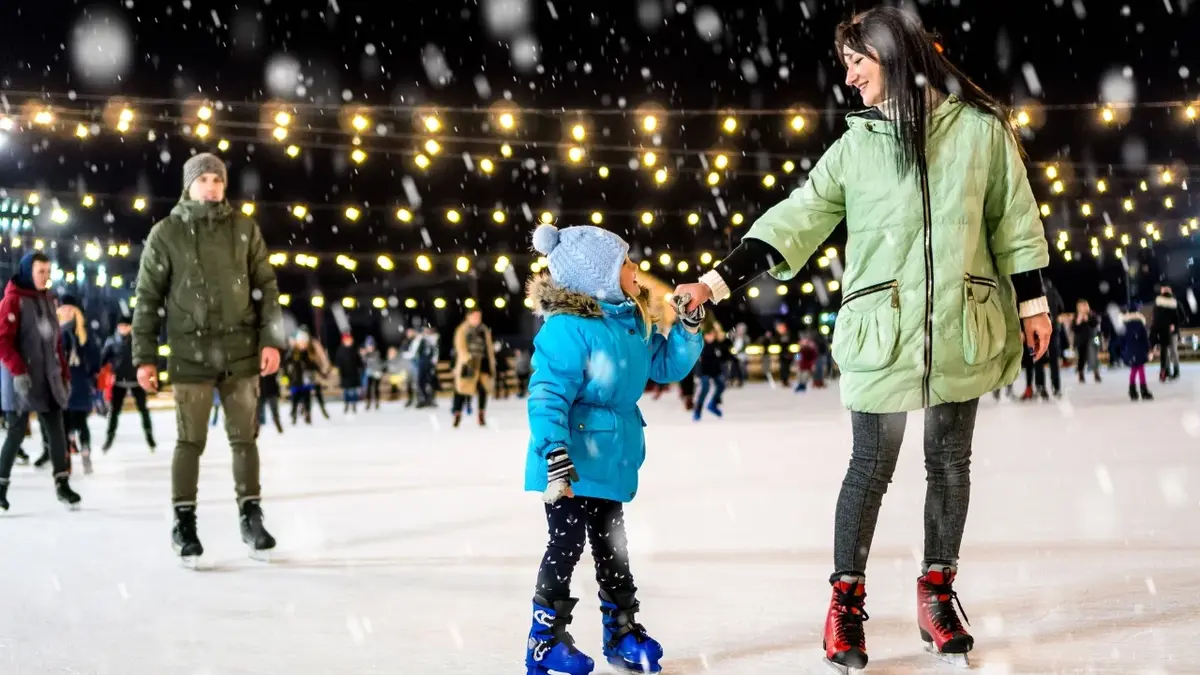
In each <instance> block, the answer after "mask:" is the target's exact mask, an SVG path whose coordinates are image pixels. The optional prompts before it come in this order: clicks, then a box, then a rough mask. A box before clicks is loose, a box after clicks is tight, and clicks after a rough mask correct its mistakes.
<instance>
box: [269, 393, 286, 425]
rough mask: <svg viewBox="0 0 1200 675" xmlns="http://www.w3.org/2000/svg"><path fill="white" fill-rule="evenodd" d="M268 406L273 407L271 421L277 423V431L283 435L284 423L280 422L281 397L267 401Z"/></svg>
mask: <svg viewBox="0 0 1200 675" xmlns="http://www.w3.org/2000/svg"><path fill="white" fill-rule="evenodd" d="M267 403H268V405H270V407H271V419H272V420H273V421H274V422H275V429H276V431H278V432H279V433H281V434H282V433H283V422H281V421H280V420H279V397H278V396H272V397H271V398H269V399H267Z"/></svg>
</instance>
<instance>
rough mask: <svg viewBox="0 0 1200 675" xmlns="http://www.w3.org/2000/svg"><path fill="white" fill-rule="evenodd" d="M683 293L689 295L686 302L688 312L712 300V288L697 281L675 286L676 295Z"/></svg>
mask: <svg viewBox="0 0 1200 675" xmlns="http://www.w3.org/2000/svg"><path fill="white" fill-rule="evenodd" d="M684 293H686V294H688V295H689V296H690V297H691V302H689V303H688V304H687V311H689V312H691V311H693V310H695V309H696V308H697V307H699V306H700V305H703V304H704V303H706V302H708V301H709V300H712V289H711V288H709V287H708V284H702V283H699V282H697V283H694V284H681V285H679V286H676V287H675V295H676V296H680V295H683V294H684Z"/></svg>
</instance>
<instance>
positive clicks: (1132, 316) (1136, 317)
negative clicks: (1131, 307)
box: [1121, 312, 1146, 323]
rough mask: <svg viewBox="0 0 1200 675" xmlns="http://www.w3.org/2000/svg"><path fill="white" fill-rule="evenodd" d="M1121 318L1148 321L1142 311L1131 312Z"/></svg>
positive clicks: (1123, 319)
mask: <svg viewBox="0 0 1200 675" xmlns="http://www.w3.org/2000/svg"><path fill="white" fill-rule="evenodd" d="M1121 320H1122V321H1125V322H1129V321H1139V322H1141V323H1146V315H1145V314H1142V313H1141V312H1130V313H1128V314H1125V315H1123V316H1122V317H1121Z"/></svg>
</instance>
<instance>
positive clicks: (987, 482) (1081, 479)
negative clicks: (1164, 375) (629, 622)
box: [0, 368, 1200, 675]
mask: <svg viewBox="0 0 1200 675" xmlns="http://www.w3.org/2000/svg"><path fill="white" fill-rule="evenodd" d="M1155 374H1156V372H1154V369H1153V368H1152V369H1151V376H1153V375H1155ZM1073 375H1074V373H1073V372H1069V373H1064V376H1066V378H1067V380H1068V384H1067V385H1066V386H1067V390H1066V395H1065V397H1064V398H1063V400H1062V401H1058V402H1051V403H1040V404H1017V403H1012V402H1007V401H1005V402H1000V403H997V402H995V401H993V400H992V399H991V398H987V399H985V400H984V402H983V403H982V406H981V411H980V415H979V422H978V427H977V429H976V433H975V451H974V464H973V467H974V471H973V476H972V481H973V486H974V491H973V494H972V503H971V515H970V519H969V522H968V531H967V535H966V541H965V543H964V550H963V559H962V563H961V572H960V578H959V583H958V584H957V589H958V591H959V593H960V596H961V598H962V602H963V606H964V608H965V609H966V612H967V614H968V616H969V617H970V620H971V630H972V631H973V633H974V634H975V635H976V636H977V640H978V643H977V649H976V651H975V652H974V654H973V658H974V663H975V665H974V668H973V670H974V671H977V672H981V673H997V674H1001V673H1122V674H1125V675H1135V674H1159V673H1180V674H1184V673H1200V387H1198V384H1200V369H1197V368H1187V369H1185V371H1184V376H1183V379H1182V380H1181V381H1179V382H1176V383H1172V384H1169V385H1159V384H1157V383H1155V382H1151V386H1152V387H1153V391H1154V392H1155V394H1156V395H1157V396H1158V400H1156V401H1154V402H1149V403H1131V402H1130V401H1129V400H1128V397H1127V395H1126V380H1125V378H1126V377H1127V373H1126V372H1124V371H1120V372H1114V373H1110V374H1108V377H1107V379H1106V381H1105V383H1104V384H1103V385H1099V386H1098V385H1094V384H1088V385H1077V384H1074V381H1073ZM440 403H441V407H440V408H439V409H438V410H437V411H436V412H434V413H431V412H427V411H414V410H406V409H404V408H402V407H401V406H399V405H398V404H386V405H385V407H384V409H383V410H382V411H380V412H371V413H369V414H363V413H360V414H359V415H358V416H357V417H356V418H353V419H347V418H343V417H342V416H341V414H340V409H341V406H340V404H335V405H331V407H330V410H331V413H333V419H332V420H330V421H325V420H318V421H315V422H314V424H313V426H312V427H304V426H303V425H301V426H299V427H291V426H288V427H287V429H286V432H285V433H284V434H283V435H282V436H280V435H277V434H276V433H275V431H274V430H273V429H268V430H266V431H265V432H264V435H263V440H262V443H261V447H262V458H263V485H264V491H265V494H264V497H265V500H264V504H263V506H264V510H265V512H266V515H267V523H266V524H267V526H268V528H269V529H270V530H271V531H272V532H273V534H274V535H275V536H276V537H277V538H278V539H279V542H280V546H279V548H278V549H277V551H276V554H275V559H274V561H273V562H272V563H270V564H266V565H265V564H263V563H259V562H255V561H252V560H250V559H248V557H247V555H246V552H245V549H244V547H243V546H242V544H241V541H240V538H239V535H238V521H237V515H236V508H235V504H234V500H233V485H232V479H231V476H230V459H229V451H228V444H227V443H226V442H225V440H224V435H223V431H222V430H221V429H220V428H218V429H215V430H213V433H212V435H211V436H210V442H209V447H208V450H207V452H206V455H205V457H204V466H203V478H202V481H201V487H200V494H201V497H200V504H199V531H200V537H201V539H202V541H203V542H204V545H205V548H206V549H207V552H206V556H205V562H204V566H205V567H204V569H202V570H199V571H190V570H185V569H182V568H181V567H180V565H179V563H178V562H177V560H176V559H175V558H174V557H173V554H172V552H171V549H170V545H169V532H170V527H171V523H170V513H169V504H168V502H169V480H170V456H171V452H170V449H171V446H172V443H173V439H174V419H173V416H172V414H171V413H170V412H168V411H163V412H156V413H155V424H156V430H157V433H158V437H159V443H160V450H159V452H158V453H157V454H153V455H152V454H149V453H148V452H147V450H146V447H145V445H144V444H143V442H142V440H141V436H140V429H139V428H138V424H137V418H136V416H133V415H129V414H127V415H126V416H125V417H124V418H123V420H122V427H121V430H120V433H119V436H118V442H117V445H116V446H115V447H114V449H113V450H112V452H110V453H109V454H107V455H105V456H98V457H97V458H96V473H95V474H94V475H92V476H76V477H75V478H74V479H73V484H74V486H75V489H76V490H77V491H78V492H80V493H81V494H82V495H83V499H84V501H83V510H82V511H80V512H78V513H68V512H66V511H65V510H64V509H63V507H61V506H60V505H59V504H58V503H56V502H55V501H54V494H53V490H52V485H51V479H50V476H49V474H48V472H46V471H38V470H35V469H33V468H29V467H18V468H17V469H16V471H15V473H14V476H13V479H14V482H13V486H12V489H11V492H10V501H12V503H13V509H12V510H11V511H10V512H9V513H7V514H3V515H0V580H2V581H0V674H3V675H57V674H85V675H242V674H245V675H267V674H272V675H273V674H276V673H278V674H284V673H286V674H288V675H342V674H345V675H361V674H366V673H380V674H384V673H386V674H389V675H392V674H397V673H402V674H406V675H434V674H438V673H447V674H456V675H458V674H464V673H472V674H475V673H478V674H479V675H499V674H500V673H521V672H524V671H523V663H522V662H523V658H524V649H525V638H526V634H527V631H528V628H529V609H530V608H529V599H530V596H531V593H532V587H533V581H534V576H535V573H536V568H537V565H538V561H539V560H540V557H541V554H542V551H543V547H544V544H545V521H544V516H543V512H542V506H541V503H540V501H539V499H538V497H537V496H535V495H533V494H527V493H524V492H523V491H522V476H523V470H524V461H525V460H524V453H525V443H526V439H527V429H526V427H525V423H524V420H525V410H524V403H523V401H517V400H515V399H510V400H507V401H499V402H495V403H494V405H493V406H492V409H491V411H490V419H491V426H490V427H488V428H486V429H480V428H478V427H477V426H476V425H475V423H474V421H473V420H472V421H470V422H468V423H467V424H465V425H464V427H463V428H460V429H452V428H450V427H449V424H448V422H449V420H448V417H449V415H448V401H446V400H442V401H441V402H440ZM725 408H726V416H725V418H724V419H721V420H717V419H713V418H711V417H707V416H706V417H705V419H703V420H702V421H700V422H698V423H697V422H693V421H692V420H691V418H690V417H688V416H685V414H684V412H683V411H682V409H681V406H680V404H679V401H678V399H677V398H675V397H674V396H664V397H663V398H662V399H661V400H658V401H654V400H646V401H644V402H643V410H644V411H645V415H646V418H647V421H648V422H649V426H648V427H647V429H646V433H647V437H648V446H649V447H648V455H647V462H646V465H645V467H644V468H643V470H642V485H641V491H640V494H639V495H638V498H637V499H636V500H635V501H634V502H633V503H632V504H631V505H630V506H629V507H627V522H628V528H629V537H630V546H631V551H632V558H633V571H634V576H635V578H636V579H637V583H638V585H639V587H640V589H641V591H640V599H641V602H642V609H643V611H642V613H641V614H640V615H639V620H640V621H641V622H642V623H643V624H644V625H645V626H646V627H647V628H648V629H649V631H650V632H651V634H652V635H654V636H655V637H656V638H657V639H658V640H660V641H661V642H662V643H663V645H664V646H665V649H666V653H667V656H666V659H665V660H664V666H665V672H666V673H669V674H671V675H683V674H691V673H696V674H700V673H713V674H721V675H776V674H779V675H783V674H787V673H824V672H827V670H826V667H825V666H824V665H823V664H822V663H821V656H822V650H821V628H822V622H823V620H824V614H825V610H826V607H827V603H828V600H829V585H828V582H827V577H828V576H829V574H830V572H831V571H832V569H831V565H832V560H831V558H832V553H831V549H832V532H831V530H832V523H833V510H834V503H835V499H836V497H837V493H838V488H839V485H840V482H841V479H842V475H843V473H844V471H845V468H846V465H847V462H848V458H849V425H848V419H849V418H848V413H846V412H845V411H844V410H843V409H842V408H841V406H840V404H839V403H838V401H837V393H836V390H824V391H817V392H808V393H805V394H792V393H791V392H789V391H786V390H779V389H772V388H769V387H768V386H766V385H761V384H759V385H752V386H749V387H747V388H746V389H742V390H731V391H730V392H728V393H727V395H726V406H725ZM285 424H286V422H285ZM91 426H92V429H93V434H94V435H96V436H97V437H101V436H102V432H101V429H102V421H101V420H99V419H98V418H95V417H93V418H92V423H91ZM922 426H923V425H922V424H921V419H920V415H919V414H914V415H912V416H911V418H910V421H909V426H908V430H907V437H906V446H905V450H904V452H903V453H902V456H901V462H900V468H899V469H898V471H897V474H896V477H895V481H894V483H893V485H892V487H891V490H890V492H889V493H888V496H887V498H886V500H885V502H884V508H883V513H882V516H881V519H880V523H879V531H878V534H877V537H876V540H875V545H874V549H873V551H872V557H871V565H870V570H869V576H868V586H867V588H868V593H869V598H868V600H867V608H868V611H869V612H870V615H871V619H870V621H868V622H867V624H866V627H867V636H868V640H869V649H870V653H871V657H872V661H871V666H870V668H869V670H868V672H870V673H927V672H934V673H937V672H956V671H955V670H954V669H953V668H952V667H950V666H939V665H937V664H935V662H934V661H933V660H932V657H930V656H927V655H925V654H924V653H923V652H922V645H921V643H920V641H919V639H918V635H917V627H916V622H915V594H916V590H915V580H916V576H917V561H918V560H919V558H920V554H921V552H920V545H921V541H922V532H921V521H922V502H923V498H924V469H923V466H922V453H921V448H920V441H921V438H922ZM37 447H38V443H37V441H36V438H33V439H29V441H27V443H26V449H27V450H28V451H30V452H31V454H35V452H34V451H35V449H36V448H37ZM76 465H77V467H78V462H76ZM77 470H78V469H77ZM591 573H592V569H591V563H590V560H589V559H588V558H587V557H586V556H585V557H584V560H583V561H582V562H581V563H580V565H579V567H578V569H577V572H576V576H575V581H574V589H575V595H577V596H578V597H580V598H581V599H582V600H581V602H580V603H579V607H578V608H577V609H576V617H575V622H574V623H573V624H572V627H571V630H572V632H573V634H574V635H575V637H576V639H577V640H578V643H579V647H580V648H582V649H583V650H584V651H585V652H587V653H589V654H591V655H592V656H593V657H597V658H598V657H600V620H599V613H598V603H597V600H596V586H595V582H594V580H593V579H592V578H591ZM596 672H600V673H602V672H608V670H607V666H606V665H598V666H597V670H596Z"/></svg>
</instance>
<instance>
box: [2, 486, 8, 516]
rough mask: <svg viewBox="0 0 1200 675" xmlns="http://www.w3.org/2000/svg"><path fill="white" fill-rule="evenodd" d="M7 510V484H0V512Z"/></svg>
mask: <svg viewBox="0 0 1200 675" xmlns="http://www.w3.org/2000/svg"><path fill="white" fill-rule="evenodd" d="M7 510H8V483H0V511H7Z"/></svg>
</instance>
